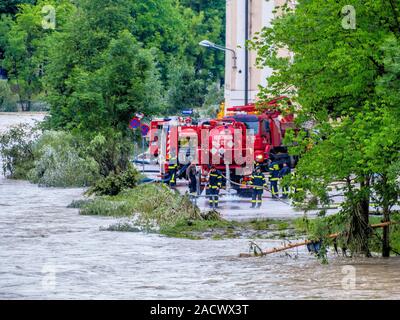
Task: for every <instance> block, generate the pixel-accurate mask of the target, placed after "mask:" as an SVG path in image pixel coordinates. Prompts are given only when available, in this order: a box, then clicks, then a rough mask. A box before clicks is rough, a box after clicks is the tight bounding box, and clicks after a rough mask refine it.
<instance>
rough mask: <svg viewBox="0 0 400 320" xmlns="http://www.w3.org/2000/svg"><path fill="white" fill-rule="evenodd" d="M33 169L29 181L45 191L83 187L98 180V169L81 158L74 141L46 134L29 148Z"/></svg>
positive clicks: (64, 135) (66, 135) (90, 160)
mask: <svg viewBox="0 0 400 320" xmlns="http://www.w3.org/2000/svg"><path fill="white" fill-rule="evenodd" d="M33 153H34V159H35V166H34V168H33V169H32V170H31V171H30V174H29V178H30V179H29V180H30V181H31V182H33V183H38V184H39V185H42V186H47V187H86V186H89V185H91V184H93V183H94V182H95V181H96V180H97V179H98V178H99V165H98V164H97V162H96V161H95V160H94V159H93V158H91V157H89V156H87V155H85V153H84V152H83V151H82V146H81V145H80V144H79V141H78V140H77V138H75V137H74V136H73V135H71V134H70V133H66V132H62V131H57V132H56V131H47V132H45V133H44V134H43V135H42V136H41V137H40V138H39V140H38V141H37V142H36V143H35V146H34V148H33Z"/></svg>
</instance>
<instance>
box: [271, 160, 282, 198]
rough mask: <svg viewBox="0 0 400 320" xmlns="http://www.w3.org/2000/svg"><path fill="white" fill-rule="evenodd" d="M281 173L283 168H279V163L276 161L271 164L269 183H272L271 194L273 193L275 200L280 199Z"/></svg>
mask: <svg viewBox="0 0 400 320" xmlns="http://www.w3.org/2000/svg"><path fill="white" fill-rule="evenodd" d="M280 171H281V168H280V167H279V163H278V162H276V161H274V162H271V163H270V165H269V172H270V177H269V181H270V183H271V193H272V198H273V199H277V198H278V197H279V189H278V181H279V173H280Z"/></svg>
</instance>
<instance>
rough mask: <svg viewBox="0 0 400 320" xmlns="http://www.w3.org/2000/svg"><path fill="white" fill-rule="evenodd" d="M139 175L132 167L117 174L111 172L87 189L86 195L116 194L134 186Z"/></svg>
mask: <svg viewBox="0 0 400 320" xmlns="http://www.w3.org/2000/svg"><path fill="white" fill-rule="evenodd" d="M139 177H140V173H139V172H138V171H137V170H136V169H135V168H133V167H130V168H129V169H128V170H127V171H125V172H123V173H122V174H119V175H116V174H115V173H111V174H110V175H109V176H108V177H105V178H102V179H100V180H98V181H97V182H96V183H95V184H94V186H92V187H91V188H90V189H89V190H88V191H87V195H93V194H94V195H96V196H116V195H118V194H119V193H120V192H121V191H122V190H124V189H131V188H134V187H136V186H137V183H138V181H139Z"/></svg>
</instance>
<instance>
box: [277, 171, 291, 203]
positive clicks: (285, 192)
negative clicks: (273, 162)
mask: <svg viewBox="0 0 400 320" xmlns="http://www.w3.org/2000/svg"><path fill="white" fill-rule="evenodd" d="M290 173H291V170H290V168H289V166H288V165H287V163H284V164H283V168H282V169H281V171H280V172H279V179H281V186H282V187H281V188H282V199H287V198H288V197H289V186H288V185H284V184H283V183H282V180H283V178H284V177H285V176H287V175H289V174H290Z"/></svg>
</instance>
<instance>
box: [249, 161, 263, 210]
mask: <svg viewBox="0 0 400 320" xmlns="http://www.w3.org/2000/svg"><path fill="white" fill-rule="evenodd" d="M250 179H251V180H250V184H251V185H252V186H253V198H252V200H251V207H252V208H255V207H256V206H257V208H260V207H261V204H262V196H263V193H264V187H266V186H267V180H266V179H265V177H264V174H263V173H262V172H261V167H260V166H257V167H256V169H255V171H254V172H253V174H252V175H251V177H250Z"/></svg>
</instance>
